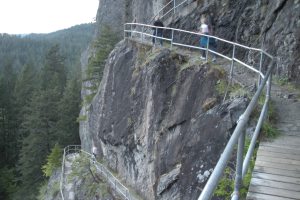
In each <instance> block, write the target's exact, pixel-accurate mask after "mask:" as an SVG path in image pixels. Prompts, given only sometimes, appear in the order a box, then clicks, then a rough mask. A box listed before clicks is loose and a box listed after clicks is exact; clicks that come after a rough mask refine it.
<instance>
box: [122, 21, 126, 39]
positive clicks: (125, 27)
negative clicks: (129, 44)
mask: <svg viewBox="0 0 300 200" xmlns="http://www.w3.org/2000/svg"><path fill="white" fill-rule="evenodd" d="M123 36H124V39H125V38H126V23H125V24H124V35H123Z"/></svg>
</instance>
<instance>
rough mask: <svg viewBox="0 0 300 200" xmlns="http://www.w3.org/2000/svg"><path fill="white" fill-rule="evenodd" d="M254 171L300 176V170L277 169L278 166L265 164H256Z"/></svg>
mask: <svg viewBox="0 0 300 200" xmlns="http://www.w3.org/2000/svg"><path fill="white" fill-rule="evenodd" d="M253 171H254V172H261V173H267V174H275V175H285V176H288V177H294V178H300V171H290V170H286V169H276V168H272V167H264V166H258V165H255V166H254V169H253Z"/></svg>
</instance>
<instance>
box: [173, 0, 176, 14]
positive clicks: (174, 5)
mask: <svg viewBox="0 0 300 200" xmlns="http://www.w3.org/2000/svg"><path fill="white" fill-rule="evenodd" d="M175 9H176V0H174V3H173V13H174V14H175Z"/></svg>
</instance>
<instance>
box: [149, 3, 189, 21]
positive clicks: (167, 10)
mask: <svg viewBox="0 0 300 200" xmlns="http://www.w3.org/2000/svg"><path fill="white" fill-rule="evenodd" d="M187 1H188V0H171V1H169V2H168V3H166V4H165V5H164V6H163V7H162V8H161V9H160V10H159V11H158V12H157V13H156V14H155V15H154V17H152V19H151V20H150V24H152V23H153V22H154V20H155V18H156V17H159V18H160V19H161V20H162V21H163V20H164V18H168V17H170V15H173V14H175V13H176V9H178V8H179V7H180V6H182V5H184V4H185V3H186V2H187Z"/></svg>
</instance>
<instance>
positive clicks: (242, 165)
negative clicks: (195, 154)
mask: <svg viewBox="0 0 300 200" xmlns="http://www.w3.org/2000/svg"><path fill="white" fill-rule="evenodd" d="M133 26H135V29H133V28H132V27H133ZM128 27H130V29H128ZM145 27H148V28H152V29H154V31H156V32H157V29H163V31H164V32H167V31H168V32H171V34H168V35H170V37H165V36H163V37H158V36H156V35H151V34H148V33H146V32H144V31H143V30H145ZM140 29H141V31H140ZM133 33H135V34H136V35H139V37H138V38H137V39H138V40H141V41H144V40H145V36H148V37H150V38H155V40H157V39H161V40H164V41H169V42H170V43H171V48H172V47H173V46H180V47H188V48H190V49H197V50H205V51H206V61H207V59H208V53H212V54H215V55H218V56H221V57H223V58H225V59H227V60H229V61H231V65H230V75H229V77H230V82H231V79H232V76H233V72H234V64H235V63H239V64H240V65H242V66H244V67H246V68H247V69H249V70H251V71H253V72H255V73H257V74H258V84H259V87H258V89H257V91H256V92H255V94H254V96H253V97H252V99H251V101H250V103H249V105H248V106H247V108H246V110H245V112H244V113H243V114H242V115H241V116H240V118H239V120H238V122H237V126H236V128H235V130H234V132H233V134H232V136H231V137H230V139H229V141H228V143H227V145H226V147H225V149H224V151H223V153H222V154H221V157H220V159H219V161H218V163H217V165H216V166H215V169H214V171H213V173H212V174H211V176H210V178H209V180H208V181H207V183H206V185H205V187H204V189H203V191H202V193H201V195H200V196H199V198H198V200H208V199H211V198H212V196H213V193H214V191H215V189H216V187H217V185H218V183H219V181H220V179H221V177H222V174H223V172H224V170H225V168H226V166H227V163H228V161H229V160H230V159H231V155H232V152H233V150H234V148H235V145H238V149H237V165H236V176H235V186H234V191H233V194H232V199H233V200H236V199H239V190H240V188H241V185H242V180H243V178H244V177H245V175H246V173H247V171H248V168H249V163H250V160H251V157H252V155H253V152H254V148H255V143H256V141H257V137H258V135H259V132H260V129H261V126H262V124H263V122H264V119H265V116H266V115H267V111H268V104H269V101H270V92H271V78H272V70H273V67H274V57H273V56H272V55H270V54H268V53H267V52H265V51H264V50H262V49H258V48H253V47H248V46H245V45H242V44H239V43H236V42H231V41H228V40H225V39H222V38H219V37H216V36H211V35H206V34H201V33H195V32H191V31H185V30H180V29H175V28H169V27H156V26H152V25H147V24H138V23H127V24H125V25H124V37H125V38H128V37H131V38H133ZM178 33H184V34H191V35H193V36H195V37H198V38H199V37H207V38H208V42H207V46H206V48H203V47H199V46H195V45H192V44H187V43H184V42H183V41H176V38H175V37H174V35H176V34H178ZM128 34H129V35H130V36H128ZM135 39H136V38H135ZM210 39H215V40H217V41H218V42H224V43H225V44H227V45H231V46H232V53H231V54H230V55H228V54H227V55H225V53H220V52H217V51H216V50H213V49H210V47H209V45H210V43H209V40H210ZM185 42H186V41H185ZM237 48H242V49H244V50H247V51H254V52H256V53H259V55H260V56H259V66H258V67H257V68H255V67H254V66H252V65H250V64H247V63H246V62H243V61H242V60H241V59H238V58H237V56H236V52H237ZM266 59H269V60H270V61H271V64H270V66H269V67H268V70H267V72H266V74H264V73H263V72H262V69H263V65H264V62H265V60H266ZM265 86H266V96H265V102H264V105H263V107H262V110H261V112H260V116H259V119H258V122H257V124H256V128H255V131H254V134H253V137H252V139H251V142H250V146H249V148H248V151H247V154H246V156H245V158H243V153H244V148H245V128H246V125H247V123H248V121H249V119H250V115H251V113H252V112H253V110H254V109H255V108H256V106H257V104H258V99H259V97H260V96H261V95H263V89H264V88H265Z"/></svg>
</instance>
